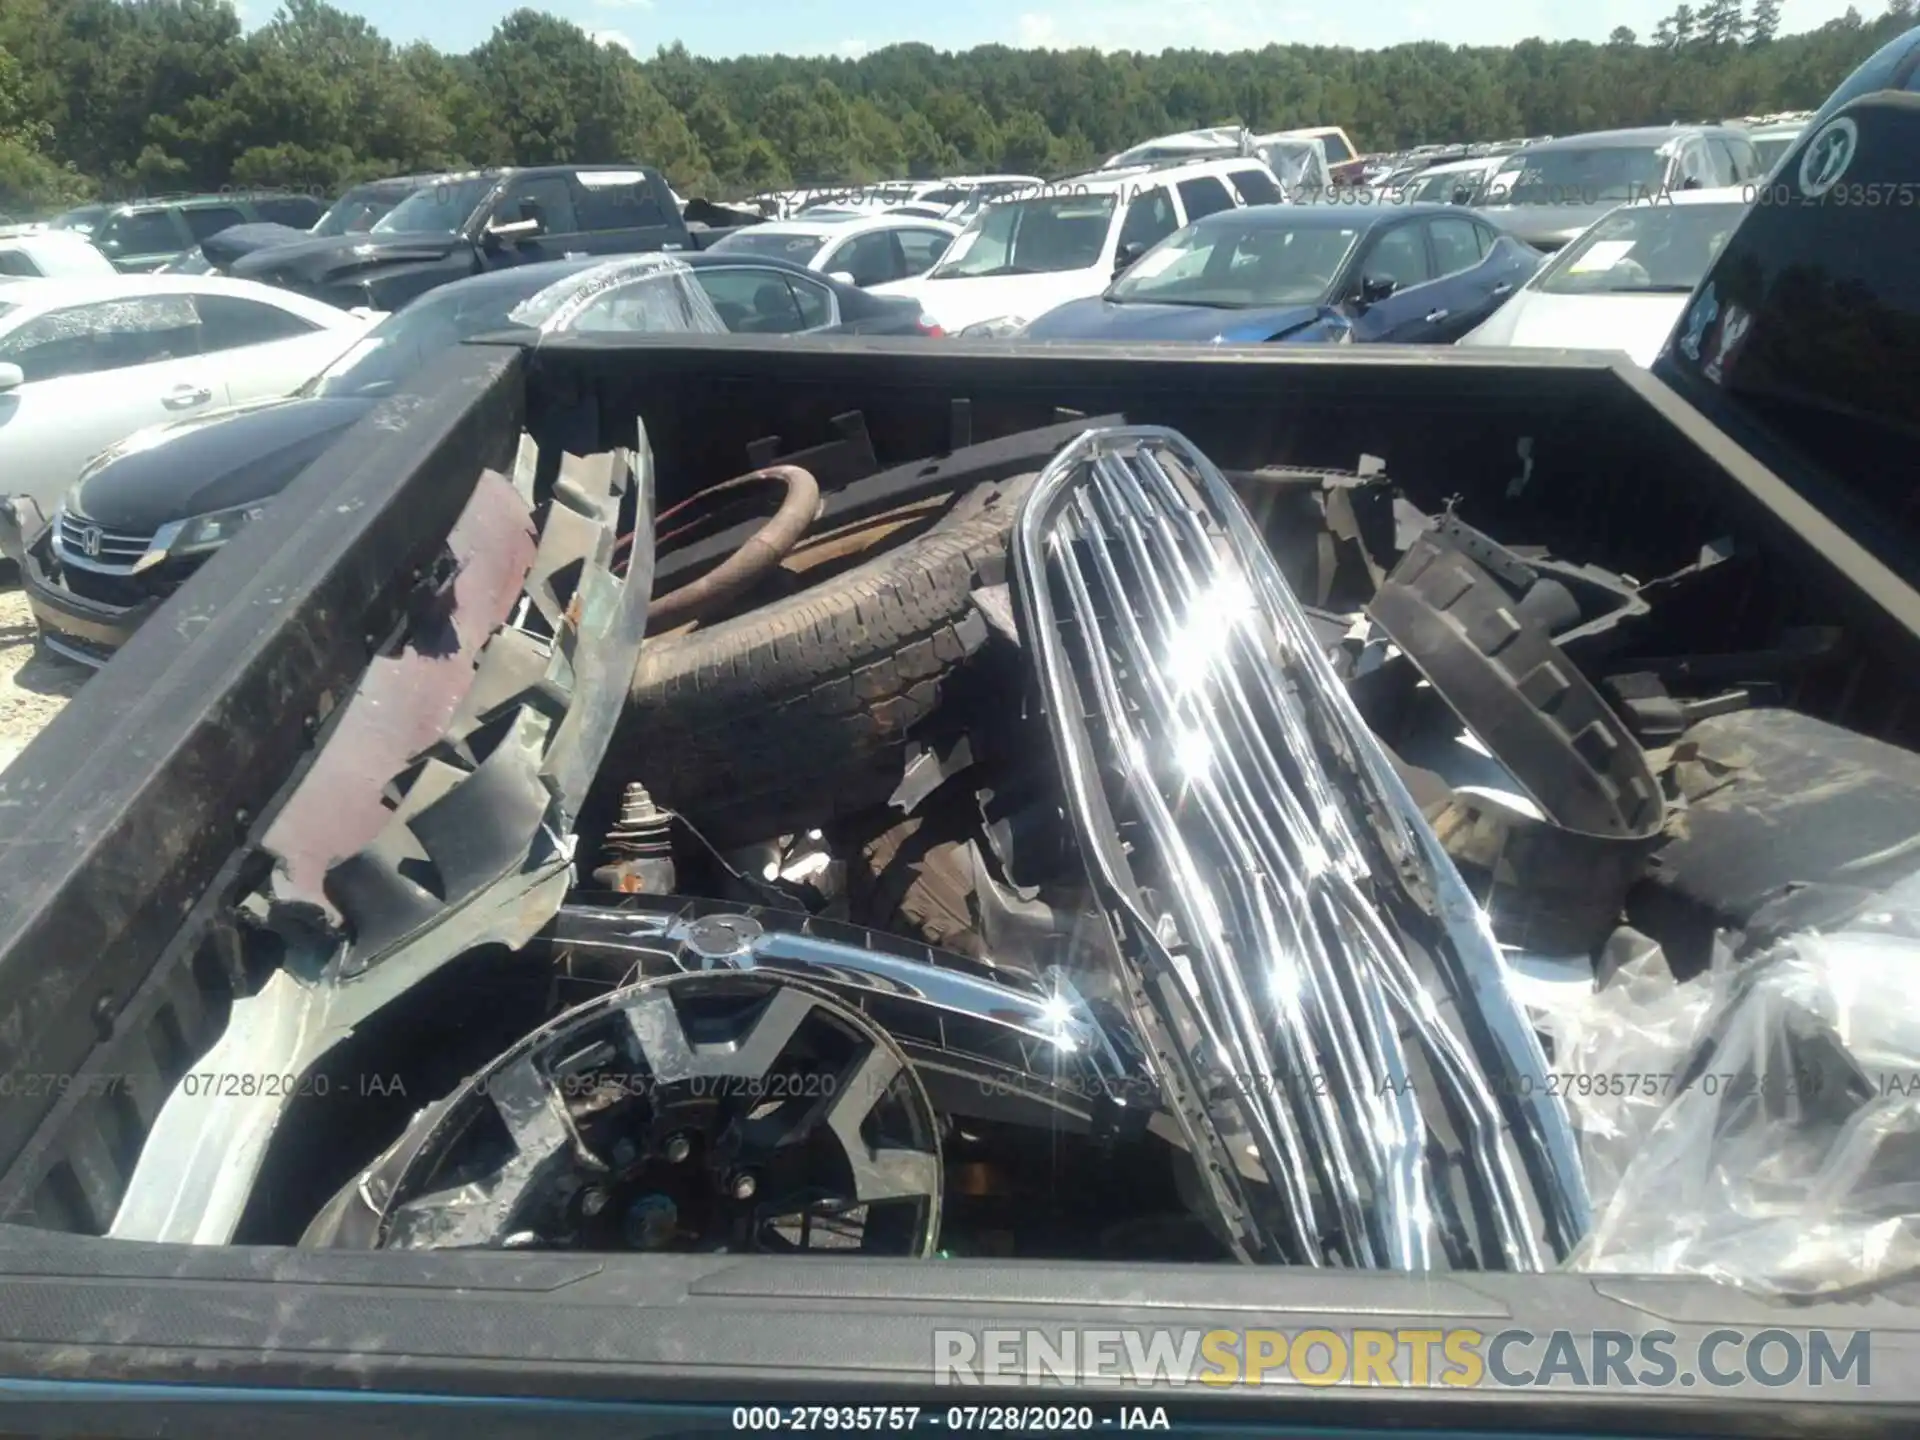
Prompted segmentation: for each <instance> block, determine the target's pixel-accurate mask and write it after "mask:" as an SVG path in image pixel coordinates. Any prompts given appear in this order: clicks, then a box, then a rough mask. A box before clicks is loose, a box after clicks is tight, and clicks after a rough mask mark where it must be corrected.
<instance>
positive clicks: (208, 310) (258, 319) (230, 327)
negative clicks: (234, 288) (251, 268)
mask: <svg viewBox="0 0 1920 1440" xmlns="http://www.w3.org/2000/svg"><path fill="white" fill-rule="evenodd" d="M194 305H195V307H196V308H197V309H198V310H199V311H200V329H201V348H203V349H205V350H209V351H211V350H238V349H239V348H240V347H241V346H243V345H271V344H272V343H273V342H274V341H276V340H291V339H293V338H295V337H296V336H299V335H311V334H312V333H313V332H314V331H316V330H318V329H319V328H320V327H319V326H318V325H315V324H314V323H313V322H312V321H310V320H303V319H301V318H300V316H298V315H295V314H294V313H293V312H292V311H290V310H282V309H281V308H280V307H279V306H278V305H268V304H266V303H265V302H264V301H260V300H243V299H241V298H240V297H238V296H236V295H199V296H195V297H194Z"/></svg>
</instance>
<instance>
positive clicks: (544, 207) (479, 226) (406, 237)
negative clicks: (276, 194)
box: [228, 165, 752, 310]
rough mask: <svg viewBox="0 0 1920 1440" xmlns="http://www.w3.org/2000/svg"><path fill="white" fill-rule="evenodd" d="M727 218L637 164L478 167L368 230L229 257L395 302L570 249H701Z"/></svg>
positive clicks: (334, 296) (242, 272) (246, 269)
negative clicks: (701, 212) (702, 212)
mask: <svg viewBox="0 0 1920 1440" xmlns="http://www.w3.org/2000/svg"><path fill="white" fill-rule="evenodd" d="M722 213H724V212H722ZM740 218H741V219H742V220H744V217H740ZM745 223H752V222H751V221H746V222H745ZM731 228H736V227H735V226H734V225H733V224H730V223H723V224H721V225H719V226H713V225H709V224H705V223H702V222H700V221H698V220H693V221H690V220H688V219H687V218H685V217H684V216H683V215H682V213H681V207H680V206H679V205H678V204H677V203H676V202H675V200H674V198H673V191H672V189H671V187H669V186H668V184H667V182H666V179H665V177H664V176H662V175H661V174H660V172H659V171H658V170H654V169H652V168H650V167H648V166H644V165H627V166H617V165H544V166H526V167H521V168H516V169H506V170H476V171H472V172H468V173H464V174H459V175H449V176H445V177H442V178H439V179H437V180H436V181H435V182H434V183H433V184H431V185H428V186H425V187H423V188H421V189H419V190H416V191H415V192H414V193H413V194H412V195H410V196H408V197H407V198H406V199H405V200H402V201H401V202H400V203H399V204H398V205H396V206H395V207H394V208H393V209H392V210H389V211H388V212H387V213H386V214H385V215H384V216H382V217H381V218H380V219H379V220H378V221H377V222H375V224H374V225H373V226H372V228H371V229H369V230H367V231H365V232H363V233H354V234H348V235H338V236H328V237H316V238H314V239H311V240H301V241H293V242H291V243H288V244H284V245H274V246H272V247H270V248H267V249H263V250H256V251H254V252H253V253H252V254H249V255H243V256H240V257H238V258H236V259H234V260H232V262H231V264H230V266H229V267H228V273H229V274H232V275H234V276H236V277H240V278H243V279H248V280H258V281H262V282H264V283H266V284H269V285H279V286H283V287H285V288H287V289H290V290H297V291H300V292H301V293H302V294H306V295H311V296H312V297H314V298H315V299H319V300H325V301H327V302H328V303H330V304H335V305H340V306H345V307H352V306H356V305H364V306H369V307H371V308H373V309H377V310H397V309H399V308H400V307H401V306H402V305H404V304H406V303H407V301H409V300H411V299H413V298H414V297H415V296H418V295H421V294H424V293H425V292H426V291H428V290H431V289H433V288H434V287H435V286H437V285H444V284H446V283H447V282H448V281H450V280H459V279H462V278H464V277H465V276H468V275H477V274H480V273H481V272H482V271H486V270H497V269H502V268H504V267H506V266H509V265H525V264H531V263H534V262H537V261H541V260H562V259H566V258H568V257H571V256H582V255H625V254H632V253H635V252H638V251H647V250H704V249H705V248H706V247H707V245H708V244H710V243H711V242H712V241H713V240H714V239H716V238H717V237H718V236H719V235H721V234H725V233H726V232H727V230H728V229H731Z"/></svg>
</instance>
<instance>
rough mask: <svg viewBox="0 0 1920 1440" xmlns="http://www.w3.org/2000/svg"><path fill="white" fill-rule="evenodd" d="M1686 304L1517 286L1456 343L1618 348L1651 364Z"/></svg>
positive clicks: (1675, 298) (1676, 299) (1666, 298)
mask: <svg viewBox="0 0 1920 1440" xmlns="http://www.w3.org/2000/svg"><path fill="white" fill-rule="evenodd" d="M1686 308H1687V297H1686V296H1685V295H1549V294H1545V293H1543V292H1542V291H1539V290H1522V291H1521V292H1520V293H1519V294H1518V295H1516V296H1514V297H1513V299H1511V300H1509V301H1508V302H1507V303H1506V304H1505V305H1503V306H1501V307H1500V308H1499V309H1498V310H1496V311H1495V312H1494V313H1493V315H1492V317H1491V318H1490V319H1488V320H1487V321H1486V323H1485V324H1483V325H1481V326H1480V327H1479V328H1478V329H1476V330H1474V331H1472V332H1470V333H1469V334H1467V335H1465V336H1463V337H1462V338H1461V340H1460V343H1461V344H1462V345H1476V346H1477V345H1523V346H1527V347H1529V348H1553V349H1570V350H1624V351H1626V352H1627V354H1629V355H1631V356H1632V357H1633V362H1634V364H1636V365H1651V364H1652V363H1653V357H1654V356H1655V355H1658V354H1659V353H1660V347H1661V346H1662V345H1664V344H1665V343H1666V340H1667V336H1668V335H1670V334H1672V333H1673V327H1674V325H1675V324H1676V323H1678V321H1679V319H1680V315H1681V313H1682V312H1683V311H1684V310H1685V309H1686Z"/></svg>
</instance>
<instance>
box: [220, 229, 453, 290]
mask: <svg viewBox="0 0 1920 1440" xmlns="http://www.w3.org/2000/svg"><path fill="white" fill-rule="evenodd" d="M470 244H471V242H470V241H468V240H466V239H464V238H463V237H461V236H459V235H440V234H434V233H431V232H429V233H426V234H418V235H409V234H394V235H372V234H366V235H320V236H315V237H313V238H311V239H307V240H302V241H299V242H297V243H294V244H290V245H274V246H271V247H269V248H267V249H265V250H256V251H254V253H252V254H251V255H246V256H243V257H241V258H240V259H238V260H236V261H235V262H234V264H233V268H232V273H233V274H234V275H235V276H236V277H238V278H240V279H243V280H262V281H265V282H266V283H267V284H270V285H288V286H301V285H325V284H327V283H329V282H331V281H335V280H339V279H341V278H343V277H344V276H348V275H352V274H355V273H357V272H359V271H362V270H372V269H377V268H378V267H380V266H382V265H405V264H412V263H415V262H417V261H421V260H440V259H444V258H445V257H446V256H448V255H451V254H453V252H454V251H456V250H463V249H467V248H469V247H470Z"/></svg>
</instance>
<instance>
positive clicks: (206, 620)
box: [0, 347, 524, 1211]
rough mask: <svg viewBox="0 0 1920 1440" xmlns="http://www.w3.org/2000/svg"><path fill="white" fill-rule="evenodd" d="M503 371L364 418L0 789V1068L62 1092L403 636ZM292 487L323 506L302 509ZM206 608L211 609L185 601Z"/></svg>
mask: <svg viewBox="0 0 1920 1440" xmlns="http://www.w3.org/2000/svg"><path fill="white" fill-rule="evenodd" d="M523 363H524V358H523V356H522V354H521V352H519V351H515V350H508V349H504V348H479V347H460V348H458V349H456V350H454V351H452V352H450V353H449V354H448V355H446V356H445V357H443V358H442V359H441V360H440V361H439V362H437V363H436V364H435V365H433V366H431V367H429V368H428V369H427V370H426V371H425V372H424V373H423V374H421V375H420V376H418V377H416V379H415V380H414V382H413V383H412V384H411V385H410V386H408V387H407V388H406V389H404V390H402V391H400V392H399V393H397V394H395V395H393V396H391V397H389V398H388V399H387V400H385V401H384V402H382V403H381V405H380V406H379V407H378V408H377V409H375V410H374V411H373V412H372V413H371V414H370V415H368V416H367V418H366V419H364V420H362V421H361V422H360V423H359V424H358V425H356V426H355V427H354V428H353V429H352V430H351V431H349V432H348V433H347V434H346V436H344V437H343V438H342V440H341V441H340V443H339V444H337V445H335V446H334V447H333V448H332V449H330V450H329V451H328V452H327V453H326V454H325V455H323V456H322V457H321V458H320V459H319V460H317V461H316V462H315V463H314V464H313V465H312V466H311V467H309V468H308V469H307V470H306V471H305V472H304V473H303V474H302V475H301V477H300V478H299V479H298V480H297V481H295V483H294V485H293V487H292V488H291V490H290V491H289V497H290V498H291V501H292V503H288V504H284V505H275V506H273V507H271V508H270V509H269V510H268V512H267V514H266V515H265V516H264V517H263V518H262V519H261V520H260V521H259V522H257V523H256V524H254V525H252V526H250V527H248V529H247V530H246V531H245V532H244V533H243V534H242V535H240V536H239V537H238V538H237V539H236V540H235V541H234V542H233V543H232V544H230V545H228V546H226V547H225V548H223V549H222V550H221V551H220V553H219V554H217V555H215V556H214V557H213V559H212V560H211V561H209V562H208V564H207V566H206V567H205V569H204V570H203V571H202V572H201V575H199V576H196V577H195V580H196V583H194V584H192V585H189V586H187V587H186V588H185V589H183V590H182V592H181V593H180V594H179V595H178V596H176V597H174V600H173V601H172V602H170V603H169V604H168V605H167V606H166V607H165V609H164V610H163V612H162V613H161V615H160V616H158V617H157V618H156V622H155V623H153V624H150V625H147V626H145V627H143V628H142V629H141V631H140V633H139V634H137V635H136V636H135V637H134V638H133V640H132V641H131V642H129V644H128V645H127V646H126V648H125V649H124V650H123V651H121V653H120V654H119V655H118V656H116V657H115V659H114V661H113V663H112V664H111V665H109V666H108V667H106V669H104V670H103V671H101V672H100V674H99V675H98V676H97V677H96V678H95V679H94V680H93V681H92V682H91V683H90V686H89V695H90V697H91V698H90V702H89V703H88V704H86V705H76V706H70V707H69V708H68V709H67V710H65V711H64V712H62V714H61V715H60V716H59V718H57V719H56V720H55V721H54V722H53V724H52V725H50V726H48V728H47V729H46V731H45V732H44V733H43V734H42V735H41V736H40V737H39V738H38V739H37V740H35V742H34V743H33V744H32V745H30V746H29V747H28V748H27V750H26V751H25V752H24V753H23V754H22V755H21V756H20V757H19V759H18V760H16V761H15V762H14V763H13V764H12V765H11V766H9V767H8V769H7V771H6V772H5V774H4V775H0V833H6V835H7V844H6V846H5V848H4V850H0V1054H4V1055H5V1056H6V1064H7V1069H8V1070H9V1071H12V1072H16V1073H18V1074H22V1075H25V1074H49V1075H67V1076H79V1075H81V1074H82V1073H83V1071H84V1070H85V1068H86V1066H87V1062H88V1059H89V1055H90V1052H92V1051H93V1049H94V1047H95V1045H96V1044H97V1043H99V1042H100V1041H102V1040H103V1039H105V1038H108V1037H109V1036H111V1034H112V1025H113V1020H114V1017H115V1016H116V1015H117V1014H118V1013H119V1012H120V1010H121V1009H122V1007H123V1006H124V1005H125V1004H126V1003H127V1001H128V999H129V997H130V996H131V995H132V994H133V993H134V992H135V991H136V990H137V989H138V988H140V987H141V986H142V984H143V983H144V982H146V981H147V980H148V979H149V977H150V976H151V975H153V974H154V972H155V969H156V966H158V964H159V962H160V960H161V957H162V955H163V953H164V952H165V951H166V950H167V949H168V948H169V946H170V945H171V943H172V942H173V940H174V937H175V932H176V929H177V927H178V926H179V925H180V923H181V921H182V918H183V917H184V916H185V915H186V913H187V911H188V909H189V908H190V907H191V906H192V905H193V904H194V902H195V901H196V900H197V899H198V898H199V896H200V895H201V894H202V893H203V892H204V891H205V889H206V887H207V886H208V885H209V884H211V883H212V882H213V880H214V879H215V877H216V875H217V874H218V873H219V871H220V869H221V867H222V866H223V865H224V864H225V863H226V862H227V861H228V859H229V856H230V855H231V853H232V852H233V850H234V848H235V846H236V845H237V844H239V843H240V842H241V841H242V840H244V839H245V838H246V836H247V835H248V833H249V832H250V831H251V830H252V829H253V827H254V826H255V824H256V822H257V820H258V819H259V817H260V816H261V814H262V812H263V810H264V809H265V808H266V807H267V806H268V805H269V804H270V803H271V802H272V801H273V799H274V797H275V795H276V794H277V793H278V792H279V791H280V790H281V788H282V787H283V786H284V785H285V783H286V780H287V777H288V775H289V774H290V773H292V772H293V771H294V769H295V767H296V765H297V763H298V762H299V760H300V757H301V756H302V754H303V753H304V752H305V751H306V750H307V749H308V748H309V746H310V745H311V743H312V740H313V736H314V734H315V732H316V730H317V727H318V726H319V724H320V723H321V722H322V721H323V720H324V719H325V718H326V716H327V714H328V713H329V712H330V711H331V710H332V708H333V707H334V706H336V705H337V704H339V703H340V701H341V700H342V699H344V697H345V696H346V694H347V693H348V692H349V691H350V690H351V689H352V688H353V687H354V686H355V685H356V684H357V683H358V682H359V679H360V677H361V675H362V674H363V672H364V671H365V669H366V667H367V663H368V660H369V658H370V656H371V653H372V650H373V648H374V647H375V646H377V645H378V644H380V643H381V642H382V641H384V640H385V638H386V637H387V636H388V635H390V634H391V633H393V632H394V630H395V629H396V627H397V626H398V625H399V624H400V623H401V622H402V620H403V619H404V617H405V614H406V607H407V603H408V599H409V596H410V594H411V593H412V590H413V577H414V575H415V574H416V572H421V573H424V569H425V567H426V566H427V565H428V563H429V562H430V561H431V559H432V558H433V556H434V554H435V553H436V552H437V551H438V550H439V548H440V547H441V546H442V545H443V543H444V541H445V537H446V536H447V533H448V531H449V530H450V529H451V528H452V526H453V523H454V521H455V518H456V517H457V516H458V515H459V514H460V512H461V510H462V508H463V507H464V506H465V504H466V502H467V499H468V496H469V495H470V494H471V492H472V490H473V486H474V483H475V481H476V480H477V479H478V477H479V475H480V472H481V470H482V469H483V468H488V467H492V468H495V469H507V468H510V466H511V463H512V458H513V453H514V446H515V443H516V441H517V439H518V435H519V430H520V428H521V414H520V404H521V386H520V377H519V373H518V372H519V367H520V366H521V365H522V364H523ZM302 492H304V493H305V495H306V496H308V497H317V496H320V495H324V496H326V497H327V498H326V500H324V501H322V500H319V499H317V498H308V499H307V500H306V501H305V502H304V503H302V501H301V500H300V499H299V498H298V497H299V496H300V495H301V494H302ZM223 587H224V588H223ZM223 593H224V594H228V595H230V596H231V597H232V598H231V599H230V600H228V601H227V602H226V603H225V604H222V605H219V606H217V607H215V606H212V605H209V604H207V603H206V602H204V601H202V600H201V599H200V597H202V596H207V597H213V596H219V595H221V594H223ZM22 817H23V819H24V823H22ZM77 996H84V997H86V1000H85V1003H77V1002H76V997H77ZM115 1068H119V1069H125V1068H127V1067H126V1066H116V1067H115ZM62 1088H64V1087H61V1088H56V1087H52V1086H47V1087H39V1088H38V1089H37V1090H34V1088H33V1087H29V1090H30V1091H32V1092H33V1093H19V1091H20V1087H18V1086H16V1087H15V1090H16V1093H15V1094H14V1095H13V1096H11V1097H10V1098H9V1101H8V1103H7V1104H6V1105H4V1106H0V1167H11V1166H13V1165H14V1162H16V1161H17V1160H18V1159H19V1158H20V1156H21V1152H22V1151H23V1149H24V1148H25V1147H26V1146H27V1145H28V1143H29V1141H30V1139H31V1137H32V1136H33V1134H34V1131H35V1130H36V1128H37V1127H39V1126H40V1125H41V1124H42V1123H43V1122H45V1121H46V1120H47V1119H48V1117H49V1115H50V1114H51V1113H52V1112H53V1111H54V1110H55V1108H56V1106H57V1105H62V1104H63V1103H68V1102H77V1101H78V1100H79V1099H80V1098H81V1093H80V1092H81V1090H82V1089H83V1088H84V1087H75V1090H74V1093H73V1094H72V1095H71V1096H70V1097H68V1102H63V1096H62V1093H61V1089H62ZM28 1168H29V1169H30V1168H31V1167H28ZM15 1173H18V1172H17V1171H16V1172H15ZM20 1199H21V1197H20V1196H18V1195H12V1194H0V1211H6V1210H10V1209H12V1208H13V1207H14V1205H16V1204H17V1203H18V1201H19V1200H20Z"/></svg>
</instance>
